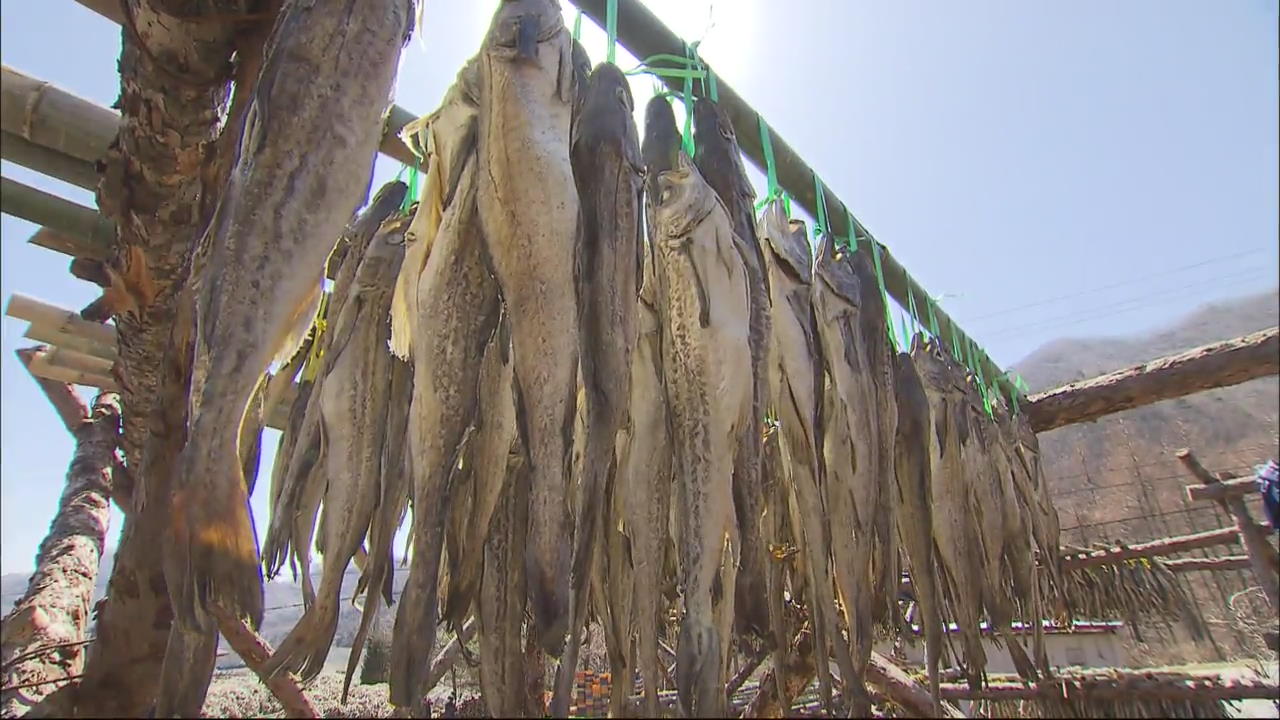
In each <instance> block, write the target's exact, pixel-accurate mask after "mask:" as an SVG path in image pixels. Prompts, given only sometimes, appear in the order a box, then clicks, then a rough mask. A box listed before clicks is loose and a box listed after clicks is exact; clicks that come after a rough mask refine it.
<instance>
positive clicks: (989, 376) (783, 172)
mask: <svg viewBox="0 0 1280 720" xmlns="http://www.w3.org/2000/svg"><path fill="white" fill-rule="evenodd" d="M570 1H571V2H572V3H573V4H574V5H577V6H578V8H579V9H581V10H582V12H583V14H584V15H586V16H587V17H589V18H591V19H592V20H593V21H594V22H595V23H596V24H597V25H599V26H600V27H604V26H605V19H606V17H605V13H606V7H607V5H608V3H607V2H606V0H570ZM617 10H618V15H617V25H616V27H617V31H618V42H619V43H620V44H621V45H622V46H623V47H625V48H626V49H627V50H629V51H630V52H631V54H632V55H634V56H636V57H638V58H646V57H650V56H652V55H657V54H661V53H667V54H671V55H677V56H680V57H684V56H685V43H684V41H683V40H681V39H680V37H678V36H677V35H676V34H675V33H673V32H671V30H670V29H668V28H667V26H666V25H664V24H663V23H662V21H661V20H659V19H658V18H657V16H655V15H654V14H653V13H652V12H651V11H650V10H649V9H648V8H646V7H645V6H644V4H643V3H641V2H639V0H617ZM707 71H708V72H711V70H710V68H708V69H707ZM660 79H661V80H662V81H663V82H664V83H666V84H667V86H668V87H670V88H671V89H672V90H675V91H677V92H680V91H683V89H684V81H683V80H682V79H679V78H660ZM715 83H716V88H717V98H718V99H717V103H718V104H719V105H720V107H721V108H723V109H724V110H725V112H726V113H727V114H728V116H729V119H730V120H731V121H732V123H733V129H734V131H735V132H736V133H737V137H738V145H739V147H741V149H742V153H743V154H744V155H746V156H747V157H748V158H750V160H751V162H752V163H753V164H754V165H755V166H756V167H757V168H759V169H760V171H761V172H764V171H765V169H766V162H765V155H764V147H763V145H762V143H761V140H760V126H761V125H762V124H764V125H766V126H767V123H765V121H764V119H763V118H762V117H761V116H760V114H759V113H758V112H756V110H755V109H754V108H752V107H751V106H750V105H748V104H747V102H746V101H745V100H743V99H742V96H741V95H739V94H738V93H737V92H736V91H734V89H733V88H732V87H731V86H730V85H729V84H728V83H727V82H725V81H724V79H723V78H721V77H719V76H716V78H715ZM698 94H699V95H700V94H701V93H700V92H699V93H698ZM769 137H770V144H771V145H772V147H773V157H774V163H775V167H776V169H777V177H778V184H779V185H781V186H782V188H783V189H784V190H786V191H787V192H788V193H789V194H790V195H791V198H792V200H793V201H794V202H796V203H798V204H799V205H800V207H802V208H804V209H805V211H806V212H808V213H809V214H810V215H811V216H813V217H818V195H817V190H816V188H815V186H814V178H815V177H816V175H815V173H814V171H813V169H812V168H811V167H809V165H808V164H807V163H805V161H804V160H803V159H802V158H801V157H800V156H799V155H798V154H796V152H795V150H793V149H791V146H790V145H789V144H788V143H787V141H786V140H784V139H783V137H782V136H781V135H779V134H778V132H777V131H776V130H774V129H773V128H771V127H770V128H769ZM823 196H824V198H825V203H826V204H825V207H826V211H827V212H826V216H827V223H828V225H829V226H830V228H829V229H830V230H831V232H833V233H835V234H836V235H837V236H840V237H849V235H850V233H851V232H854V231H856V233H857V238H858V241H859V242H860V243H861V242H875V243H876V244H877V245H879V246H880V250H881V257H880V261H881V267H882V269H883V273H884V283H885V289H886V290H887V291H888V293H889V295H891V296H892V297H893V299H894V300H897V301H898V304H899V305H901V306H902V307H904V308H906V307H908V306H909V305H910V304H911V303H910V298H912V297H914V298H915V302H916V305H917V306H918V307H920V308H921V309H922V310H923V308H924V304H925V303H926V302H927V300H928V299H929V298H930V297H931V296H930V295H929V293H928V292H926V291H925V289H924V288H923V287H921V286H920V284H919V283H918V282H916V281H915V279H913V278H912V277H911V275H910V274H908V273H907V271H906V269H905V268H904V267H903V266H902V264H901V263H899V262H898V260H897V258H895V257H894V256H893V253H892V252H890V251H889V248H887V247H885V245H884V243H881V242H880V241H878V240H876V239H875V236H874V235H872V234H871V231H870V230H868V229H867V228H866V227H865V226H864V225H863V224H862V223H860V222H858V220H857V219H856V218H854V217H853V214H852V213H851V212H850V211H849V209H848V207H847V206H846V205H845V203H844V201H842V200H841V199H840V198H839V196H837V195H836V194H835V192H834V191H832V190H831V188H829V187H826V186H825V185H824V186H823ZM851 218H852V219H853V225H854V227H853V228H850V227H849V219H851ZM933 309H934V315H935V316H936V317H937V320H938V331H939V334H940V335H941V336H942V337H943V338H945V340H944V341H943V343H942V344H943V345H949V343H948V341H949V340H952V339H955V340H957V341H959V342H960V343H961V345H962V346H967V345H968V344H969V343H971V342H972V340H971V339H970V337H969V335H968V334H966V333H965V332H964V330H962V329H961V328H960V326H959V325H958V324H956V322H955V321H954V320H952V319H951V317H950V316H949V315H947V313H946V312H944V311H943V310H942V308H940V307H937V306H936V305H935V306H934V308H933ZM972 347H973V350H974V359H975V360H976V362H977V364H978V365H979V366H980V368H981V370H982V373H983V376H984V377H985V378H986V380H987V382H988V384H996V385H998V386H999V389H1000V390H1001V394H1002V395H1004V396H1005V397H1009V396H1010V395H1015V396H1017V397H1018V398H1019V403H1020V404H1021V403H1022V402H1023V401H1022V392H1021V391H1020V390H1018V388H1017V387H1015V386H1014V385H1013V383H1012V382H1011V381H1009V379H1008V378H1007V377H1006V376H1005V374H1004V370H1002V369H1001V368H1000V366H999V365H997V364H996V363H995V362H994V361H993V360H992V359H991V358H990V357H988V356H987V354H986V352H985V351H984V350H983V349H982V347H981V346H979V345H978V344H977V343H976V342H974V343H973V344H972Z"/></svg>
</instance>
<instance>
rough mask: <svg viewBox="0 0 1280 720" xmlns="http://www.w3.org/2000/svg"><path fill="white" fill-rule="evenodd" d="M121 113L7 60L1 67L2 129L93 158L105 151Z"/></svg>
mask: <svg viewBox="0 0 1280 720" xmlns="http://www.w3.org/2000/svg"><path fill="white" fill-rule="evenodd" d="M119 126H120V114H119V113H117V112H115V111H114V110H109V109H107V108H104V107H102V106H101V105H98V104H95V103H93V102H90V101H88V100H85V99H84V98H82V97H78V96H76V95H73V94H71V93H69V92H67V91H66V90H63V89H61V88H59V87H56V86H54V85H52V84H50V83H48V82H45V81H44V80H40V79H39V78H35V77H32V76H30V75H27V74H26V73H24V72H21V71H20V70H16V69H14V68H12V67H9V66H8V65H4V66H2V67H0V129H3V130H4V131H6V132H10V133H13V134H14V135H17V136H19V137H21V138H23V139H24V140H28V141H30V142H32V143H35V144H36V145H39V146H41V147H46V148H49V149H50V150H54V151H56V152H58V153H61V154H63V155H66V156H69V157H71V158H74V159H77V160H82V161H85V162H88V163H90V164H92V163H94V162H97V161H98V160H99V159H101V158H102V156H103V155H104V154H106V151H107V146H108V145H110V144H111V141H112V140H114V139H115V136H116V132H117V130H118V128H119Z"/></svg>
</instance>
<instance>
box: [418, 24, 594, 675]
mask: <svg viewBox="0 0 1280 720" xmlns="http://www.w3.org/2000/svg"><path fill="white" fill-rule="evenodd" d="M480 67H481V71H480V74H481V79H480V87H481V93H480V97H481V102H480V124H479V134H478V146H479V170H478V172H477V176H478V178H479V180H478V188H477V191H476V204H477V208H478V215H479V223H480V227H481V229H482V231H483V236H484V239H485V245H486V247H487V249H488V253H489V258H490V260H491V263H492V268H493V272H494V275H495V276H496V278H497V281H498V285H499V286H500V287H501V290H502V297H503V300H504V302H505V304H506V308H507V312H508V313H509V318H510V322H511V340H512V348H513V350H512V351H513V355H514V358H515V380H516V407H517V418H518V423H519V427H520V434H521V436H522V438H523V441H524V444H525V446H526V447H527V449H528V453H529V488H530V489H529V492H530V500H529V502H530V508H529V536H528V538H527V541H526V545H525V552H526V556H525V557H526V564H527V582H528V594H529V601H530V609H531V611H532V613H533V617H534V627H535V633H536V635H537V637H538V642H539V645H540V646H541V647H542V649H543V650H545V651H546V652H548V653H550V654H553V655H559V654H560V651H561V648H562V646H563V644H564V637H565V633H566V631H567V629H568V611H569V592H568V588H567V583H565V579H566V578H567V577H568V575H569V548H568V546H567V545H566V543H565V542H564V539H565V538H566V537H570V536H571V535H572V533H571V526H570V521H569V510H568V502H567V498H568V492H569V463H570V454H571V452H572V432H573V411H574V401H575V397H574V391H575V389H576V382H575V380H576V378H575V375H576V372H577V366H578V314H577V301H576V297H575V294H576V290H575V282H574V246H575V244H576V237H577V232H578V222H579V218H578V212H579V204H578V191H577V187H576V186H575V184H574V180H573V171H572V169H571V166H570V160H569V131H570V121H571V115H572V111H573V103H574V83H573V74H574V66H573V52H572V42H571V38H570V36H569V31H568V30H567V29H566V28H565V26H564V19H563V16H562V15H561V12H560V7H559V3H558V2H555V1H554V0H508V1H507V2H503V3H502V4H501V5H500V6H499V8H498V11H497V12H496V13H495V14H494V18H493V22H492V24H491V25H490V27H489V33H488V35H487V37H486V38H485V42H484V48H483V50H482V51H481V54H480ZM476 354H478V353H476ZM415 507H417V504H416V503H415ZM419 540H421V538H419Z"/></svg>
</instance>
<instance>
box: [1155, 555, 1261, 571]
mask: <svg viewBox="0 0 1280 720" xmlns="http://www.w3.org/2000/svg"><path fill="white" fill-rule="evenodd" d="M1164 566H1165V567H1167V568H1169V569H1170V570H1172V571H1173V572H1192V571H1195V570H1248V569H1249V556H1248V555H1226V556H1223V557H1213V558H1182V559H1180V560H1165V561H1164Z"/></svg>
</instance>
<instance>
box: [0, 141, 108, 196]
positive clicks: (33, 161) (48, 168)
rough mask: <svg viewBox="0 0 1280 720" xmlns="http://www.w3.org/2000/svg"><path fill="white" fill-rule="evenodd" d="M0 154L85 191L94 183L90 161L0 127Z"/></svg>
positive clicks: (95, 174) (95, 171)
mask: <svg viewBox="0 0 1280 720" xmlns="http://www.w3.org/2000/svg"><path fill="white" fill-rule="evenodd" d="M0 157H3V158H4V159H5V160H9V161H11V162H15V163H17V164H19V165H21V166H22V167H25V168H29V169H31V170H35V171H36V172H39V173H44V174H45V175H48V176H49V177H54V178H57V179H59V180H62V181H63V182H69V183H71V184H72V185H75V186H77V187H82V188H85V189H86V190H92V189H93V188H94V186H96V185H97V184H98V171H97V170H96V169H95V168H94V167H93V163H89V162H85V161H84V160H80V159H78V158H74V157H71V156H70V155H64V154H63V153H60V152H58V151H57V150H51V149H49V148H47V147H45V146H43V145H37V144H36V143H33V142H31V141H30V140H27V139H26V138H24V137H22V136H21V135H18V134H16V133H11V132H9V131H8V130H0Z"/></svg>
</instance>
